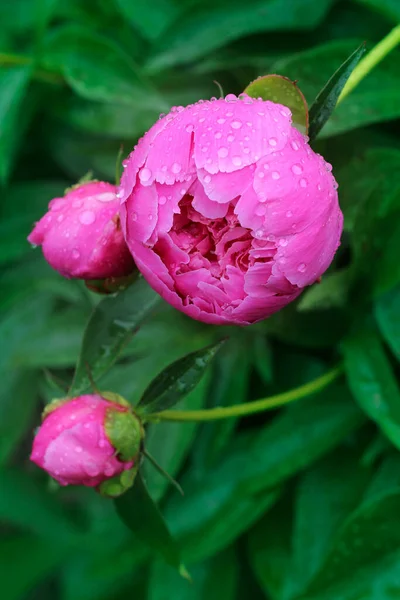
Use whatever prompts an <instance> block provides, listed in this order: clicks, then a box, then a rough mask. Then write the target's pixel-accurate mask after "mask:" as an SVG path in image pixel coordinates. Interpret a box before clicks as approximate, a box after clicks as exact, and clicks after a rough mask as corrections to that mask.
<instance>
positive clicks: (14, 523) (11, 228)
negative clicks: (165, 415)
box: [0, 0, 400, 600]
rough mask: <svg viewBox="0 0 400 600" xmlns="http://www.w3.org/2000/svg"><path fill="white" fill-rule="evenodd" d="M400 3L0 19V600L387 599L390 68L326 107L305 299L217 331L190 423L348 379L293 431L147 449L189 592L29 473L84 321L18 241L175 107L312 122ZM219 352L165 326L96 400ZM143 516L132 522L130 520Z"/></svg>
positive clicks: (120, 367)
mask: <svg viewBox="0 0 400 600" xmlns="http://www.w3.org/2000/svg"><path fill="white" fill-rule="evenodd" d="M399 21H400V2H399V1H398V0H353V1H350V0H348V1H335V0H246V1H245V2H243V1H239V0H231V1H228V0H202V1H199V0H152V1H151V2H150V1H149V0H0V181H1V184H2V188H1V208H0V210H1V222H0V261H1V266H2V269H1V300H0V303H1V305H0V310H1V314H0V340H1V350H0V371H1V378H0V383H1V386H0V465H1V470H0V590H1V592H0V596H1V598H2V600H19V599H23V600H32V599H35V600H36V599H37V600H59V599H60V600H120V599H123V598H137V599H148V600H167V599H170V598H174V599H175V598H176V599H177V600H186V599H188V600H189V599H190V600H200V599H203V598H204V599H206V600H220V599H222V598H223V599H224V600H235V599H239V598H247V597H248V598H251V599H252V600H258V599H262V598H268V599H271V600H300V599H301V600H395V599H396V600H398V598H400V457H399V453H398V450H399V448H400V391H399V386H398V375H399V364H398V360H399V358H400V262H399V257H400V178H399V172H400V149H399V133H400V129H399V122H398V121H396V119H397V118H398V117H399V116H400V69H399V64H400V50H399V49H396V50H394V51H393V52H392V53H391V54H390V55H389V56H388V57H386V58H385V59H384V61H383V62H382V63H380V64H379V65H378V67H377V68H376V69H375V70H374V71H373V72H372V73H371V74H370V75H368V77H367V78H366V79H365V80H364V81H363V82H362V83H361V84H360V85H359V86H358V87H357V89H356V90H355V91H353V92H352V93H351V94H350V95H349V96H348V98H346V100H345V101H344V102H343V103H342V104H341V105H340V108H338V110H337V111H336V112H335V114H334V115H333V117H332V119H331V120H330V122H329V123H328V124H327V125H326V127H325V128H324V130H323V131H322V133H321V135H320V137H319V139H318V141H317V142H316V143H315V144H314V148H315V149H316V150H317V151H318V152H320V153H322V154H323V155H324V156H325V158H326V159H327V160H329V162H331V163H332V164H333V168H334V174H335V175H336V177H337V179H338V182H339V186H340V187H339V192H340V201H341V206H342V209H343V211H344V213H345V232H344V234H343V239H342V245H341V248H340V251H339V252H338V254H337V256H336V258H335V262H334V264H333V265H332V267H331V269H330V270H329V272H328V273H327V274H326V275H325V276H324V278H323V281H322V283H321V284H320V285H317V286H314V287H313V288H311V289H310V290H307V291H306V292H305V293H304V294H303V295H302V296H301V298H300V299H299V301H297V302H296V303H295V305H291V306H289V307H287V308H286V309H284V310H283V311H282V312H281V313H279V314H277V315H275V316H274V317H272V318H271V319H269V320H268V321H266V322H264V323H261V324H258V325H255V326H252V327H248V328H246V329H240V330H239V329H234V328H232V329H230V330H229V332H228V333H229V334H230V336H231V337H230V339H229V342H228V343H227V344H226V345H225V346H224V348H223V350H222V351H221V352H220V353H219V355H218V357H217V359H216V361H215V362H214V363H213V367H212V369H211V370H209V372H208V375H207V377H206V378H205V379H204V380H203V382H202V384H201V385H200V386H199V387H198V388H197V389H196V390H195V391H194V392H192V393H191V395H190V396H189V397H188V398H187V399H185V400H184V401H183V403H182V404H181V407H186V408H198V407H201V406H213V405H228V404H234V403H241V402H246V401H248V400H252V399H257V398H263V397H266V396H268V395H270V394H273V393H276V392H280V391H283V390H287V389H290V388H292V387H295V386H297V385H300V384H302V383H304V382H306V381H309V380H311V379H313V378H315V377H317V376H319V375H320V374H321V373H323V372H325V371H326V370H327V369H328V368H330V367H331V366H332V365H334V364H336V363H337V362H338V361H340V360H342V357H344V364H345V370H346V375H347V382H346V381H345V379H344V378H343V379H342V380H341V381H339V382H338V383H335V384H334V385H331V386H330V387H329V388H327V389H326V390H324V391H323V392H321V393H320V394H318V395H315V396H313V397H310V398H307V399H305V400H301V401H300V402H299V403H297V404H293V405H292V406H289V407H287V408H285V409H280V410H279V411H274V412H273V413H267V414H264V415H258V416H254V417H252V418H247V419H243V420H242V421H241V422H238V421H235V420H229V421H225V422H220V423H211V424H203V425H196V424H192V423H190V424H176V423H163V424H160V425H157V426H151V427H150V428H149V429H148V433H147V445H148V448H149V450H150V451H151V453H152V454H153V455H154V456H155V457H156V458H157V459H158V460H159V462H160V463H161V464H163V466H164V467H165V468H166V469H167V470H168V471H169V472H170V473H171V474H172V475H174V476H176V477H177V479H178V480H179V482H180V483H181V485H182V486H183V488H184V490H185V496H184V498H181V497H180V496H179V495H178V494H177V493H176V491H175V490H174V489H171V487H169V486H168V484H167V482H166V481H165V480H163V479H162V478H161V477H160V476H159V475H158V474H157V473H156V472H155V471H154V470H152V468H151V466H149V467H147V466H146V477H147V483H148V485H149V488H150V491H151V493H152V495H153V497H154V498H155V499H156V500H158V501H159V502H160V507H161V510H162V512H163V514H164V515H165V516H166V519H167V521H168V524H169V526H170V528H171V531H172V532H173V533H174V535H175V536H176V537H177V538H178V539H179V541H180V543H181V547H182V552H183V557H184V560H185V563H186V564H187V565H188V568H189V570H190V572H191V574H192V577H193V584H189V583H187V582H186V581H185V580H183V579H181V578H180V577H179V576H178V575H177V574H176V573H175V572H174V571H173V570H172V569H171V568H170V567H168V566H166V565H164V564H163V563H162V562H161V561H160V560H159V559H157V557H155V556H154V555H153V554H151V553H150V551H149V550H147V548H146V547H145V546H143V544H142V543H141V542H139V541H138V540H137V539H135V537H134V536H133V534H132V533H131V532H130V531H129V530H128V529H127V528H126V527H125V526H124V525H123V524H122V522H121V521H120V520H119V519H118V517H117V515H116V512H115V509H114V505H113V503H112V502H110V501H108V500H105V499H102V498H101V497H99V496H98V495H97V494H96V493H95V492H94V491H92V490H89V489H73V488H64V489H61V490H56V489H54V487H53V486H52V485H50V484H49V481H48V479H47V477H46V476H45V474H44V473H42V472H40V471H39V470H38V469H37V468H36V467H35V466H34V465H33V464H30V463H29V460H28V456H29V452H30V444H31V440H32V436H33V432H34V428H35V426H36V425H37V424H38V422H39V416H40V412H41V409H42V407H43V404H44V403H46V402H48V401H49V400H50V399H51V398H53V397H55V396H56V397H57V396H59V393H60V392H59V389H58V387H57V385H55V383H54V382H55V380H61V381H66V382H69V381H70V379H71V374H72V369H73V367H74V364H75V361H76V358H77V356H78V352H79V347H80V342H81V338H82V333H83V329H84V325H85V322H86V320H87V318H88V316H89V315H90V313H91V311H92V309H93V307H94V306H95V304H96V303H97V302H98V298H97V297H96V296H95V295H94V294H92V293H90V292H88V291H87V290H86V288H85V287H84V286H83V285H82V284H81V283H80V282H76V281H67V280H63V279H62V278H61V277H60V276H59V275H58V274H57V273H55V272H53V271H52V270H51V269H50V268H49V267H48V266H47V264H46V263H45V261H44V260H43V258H42V255H41V252H40V251H39V250H36V251H33V250H32V249H31V248H30V246H29V244H28V243H27V242H26V236H27V235H28V233H29V232H30V229H31V227H32V224H33V222H34V221H35V220H37V219H38V218H39V217H40V216H41V215H42V214H43V213H44V211H45V210H46V207H47V204H48V202H49V200H50V199H51V198H52V197H54V196H57V195H62V194H63V190H64V189H65V188H66V187H67V186H68V185H70V184H72V183H75V182H76V180H77V179H78V178H80V177H81V176H82V175H84V174H85V173H86V172H87V171H89V170H92V171H93V173H94V176H95V177H97V178H99V179H105V180H109V181H113V180H114V178H115V165H116V159H117V154H118V150H119V148H120V146H121V144H123V148H124V152H125V153H128V152H129V151H130V150H131V148H132V147H133V145H134V144H135V141H136V140H137V139H138V137H139V136H140V135H141V134H142V133H143V132H144V131H145V130H146V129H147V128H148V127H149V126H150V125H151V124H152V123H153V122H154V121H155V120H156V119H157V118H158V115H159V114H160V113H163V112H167V111H168V110H169V108H170V107H171V106H172V105H177V104H183V105H185V104H188V103H190V102H193V101H196V100H198V99H199V98H203V99H207V98H210V97H212V96H218V95H219V90H218V87H217V84H216V83H215V82H218V84H220V85H221V86H222V88H223V90H224V92H225V94H226V93H232V92H233V93H240V92H241V91H242V90H243V89H244V87H245V86H246V85H247V84H248V83H249V81H250V80H252V79H254V78H255V77H257V76H258V75H262V74H266V73H279V74H283V75H287V76H289V77H291V78H292V79H295V80H298V85H299V86H300V89H301V90H302V91H303V92H304V94H305V96H306V98H307V100H308V102H309V103H311V102H312V100H313V99H314V97H315V95H316V94H317V93H318V91H319V89H320V88H321V87H322V86H323V85H324V84H325V82H326V81H327V79H328V78H329V77H330V76H331V75H332V73H333V72H334V70H335V69H336V68H338V67H339V65H340V64H341V62H342V61H343V60H344V59H345V58H346V57H347V56H348V55H349V54H350V53H351V52H352V51H353V50H354V49H355V48H356V47H357V46H358V45H359V44H360V42H362V41H363V40H366V41H367V47H368V48H371V47H373V45H374V44H375V43H377V42H378V41H379V40H380V39H381V38H382V37H384V36H385V35H386V34H387V33H388V32H389V31H390V29H391V28H392V27H393V26H395V25H396V24H397V23H398V22H399ZM217 333H218V335H220V331H219V330H218V331H217V330H216V329H215V328H212V327H207V326H205V325H202V324H199V323H196V322H192V321H190V320H189V319H187V318H185V317H184V316H182V315H180V314H178V313H177V312H176V311H174V310H173V309H171V308H170V307H168V306H166V305H163V306H162V307H161V308H160V309H159V310H158V313H157V315H156V317H154V318H152V319H151V320H149V321H148V322H147V323H146V324H145V325H144V326H143V327H142V328H141V329H140V331H139V333H138V335H137V336H136V337H135V338H134V340H133V341H132V342H131V344H130V345H129V346H128V347H127V348H126V349H125V351H124V355H123V357H122V359H121V360H120V361H119V363H118V364H117V365H116V366H115V367H114V368H113V369H112V371H111V372H110V373H109V374H108V375H106V376H105V377H104V378H103V380H102V381H101V387H102V389H111V390H113V391H116V392H119V393H121V394H123V395H124V396H126V397H127V398H128V399H129V400H131V401H133V402H134V401H136V400H137V399H138V397H139V395H140V393H141V392H142V391H143V390H144V388H145V387H146V385H147V384H148V383H149V381H150V380H151V379H152V378H153V377H154V376H155V375H156V374H157V373H158V372H159V371H160V369H162V368H163V367H164V366H166V365H167V364H168V363H170V362H171V360H173V359H175V358H178V357H180V356H182V355H184V354H185V353H187V352H189V351H192V350H194V349H197V348H200V347H202V346H204V345H206V344H207V343H209V342H210V341H211V340H212V339H214V338H215V336H216V335H217ZM134 510H135V507H134V506H132V511H134Z"/></svg>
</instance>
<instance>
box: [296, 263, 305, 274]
mask: <svg viewBox="0 0 400 600" xmlns="http://www.w3.org/2000/svg"><path fill="white" fill-rule="evenodd" d="M297 270H298V271H299V272H300V273H304V271H305V270H306V265H305V263H300V264H299V266H298V267H297Z"/></svg>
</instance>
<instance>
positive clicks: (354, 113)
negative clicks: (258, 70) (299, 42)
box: [272, 40, 400, 138]
mask: <svg viewBox="0 0 400 600" xmlns="http://www.w3.org/2000/svg"><path fill="white" fill-rule="evenodd" d="M361 41H362V40H359V41H358V40H354V41H348V40H338V41H332V42H328V43H326V44H324V45H322V46H316V47H314V48H311V49H309V50H305V51H303V52H299V53H297V54H295V55H293V56H289V57H288V58H283V59H281V60H279V61H278V62H276V63H274V65H273V66H272V70H273V72H275V73H279V74H281V75H286V77H289V78H290V79H296V80H297V81H298V85H299V87H300V88H301V90H302V92H303V94H304V95H305V97H306V99H307V101H308V103H309V104H310V103H311V102H312V101H313V100H314V98H316V96H317V95H318V93H319V92H320V90H321V88H322V87H323V86H324V85H325V83H326V81H327V80H328V79H329V77H331V75H332V73H333V72H334V71H335V69H337V66H338V65H340V64H341V63H343V61H345V60H346V59H347V57H348V56H349V55H350V54H351V52H353V50H354V47H355V46H356V44H357V43H360V42H361ZM398 86H399V72H398V57H397V52H396V51H394V52H393V53H392V54H391V55H389V56H387V57H386V58H385V60H384V61H382V62H381V63H380V64H379V66H378V67H377V68H376V69H374V70H373V71H372V72H371V73H369V74H368V77H366V78H365V79H364V80H363V81H362V82H361V83H360V84H359V85H358V86H357V87H356V88H355V89H354V90H352V92H351V94H349V95H348V96H347V97H346V98H345V99H344V100H343V101H342V102H341V103H340V106H338V107H337V108H336V110H335V111H334V112H333V114H332V115H331V118H330V119H329V121H328V122H327V123H326V125H325V127H324V129H323V131H322V132H321V135H320V136H319V137H321V138H323V137H329V136H332V135H337V134H339V133H343V132H345V131H350V130H351V129H355V128H357V127H362V126H365V125H368V124H370V123H379V122H381V121H387V120H389V119H396V118H397V117H398V116H399V115H400V105H399V103H398Z"/></svg>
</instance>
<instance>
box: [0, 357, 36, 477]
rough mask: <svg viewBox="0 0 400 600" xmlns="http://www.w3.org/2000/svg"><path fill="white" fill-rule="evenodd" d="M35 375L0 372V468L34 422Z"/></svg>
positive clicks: (32, 373)
mask: <svg viewBox="0 0 400 600" xmlns="http://www.w3.org/2000/svg"><path fill="white" fill-rule="evenodd" d="M37 384H38V376H37V373H35V372H31V371H23V370H19V369H7V370H5V371H3V372H1V388H0V465H2V464H4V463H6V462H7V461H8V460H9V458H10V457H11V455H12V453H13V452H14V451H15V449H16V446H17V445H18V444H19V443H20V441H21V439H22V437H23V436H24V435H25V434H26V432H27V431H28V429H29V427H31V426H32V424H33V422H34V415H35V413H36V411H37V397H36V395H37Z"/></svg>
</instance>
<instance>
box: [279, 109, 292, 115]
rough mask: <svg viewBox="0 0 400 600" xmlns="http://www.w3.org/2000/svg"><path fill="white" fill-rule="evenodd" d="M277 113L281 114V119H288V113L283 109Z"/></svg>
mask: <svg viewBox="0 0 400 600" xmlns="http://www.w3.org/2000/svg"><path fill="white" fill-rule="evenodd" d="M279 112H280V113H281V115H282V117H288V116H289V115H290V112H288V111H287V110H284V109H282V110H280V111H279Z"/></svg>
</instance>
